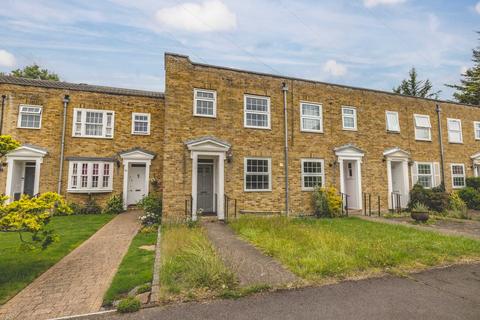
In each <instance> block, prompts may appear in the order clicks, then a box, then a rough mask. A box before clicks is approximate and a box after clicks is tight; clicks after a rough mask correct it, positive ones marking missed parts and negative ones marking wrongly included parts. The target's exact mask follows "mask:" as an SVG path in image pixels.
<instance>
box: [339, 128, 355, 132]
mask: <svg viewBox="0 0 480 320" xmlns="http://www.w3.org/2000/svg"><path fill="white" fill-rule="evenodd" d="M342 130H343V131H358V129H349V128H342Z"/></svg>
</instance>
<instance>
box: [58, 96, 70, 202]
mask: <svg viewBox="0 0 480 320" xmlns="http://www.w3.org/2000/svg"><path fill="white" fill-rule="evenodd" d="M69 102H70V97H69V96H68V95H65V97H64V98H63V122H62V139H61V144H60V169H59V173H58V189H57V193H58V194H60V193H61V192H62V181H63V159H64V152H65V131H66V128H67V106H68V103H69Z"/></svg>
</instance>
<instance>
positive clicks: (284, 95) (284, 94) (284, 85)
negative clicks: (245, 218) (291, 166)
mask: <svg viewBox="0 0 480 320" xmlns="http://www.w3.org/2000/svg"><path fill="white" fill-rule="evenodd" d="M282 91H283V113H284V117H283V118H284V122H285V123H284V124H285V151H284V152H285V154H284V157H285V161H284V162H285V212H286V215H287V216H288V215H289V213H290V204H289V190H288V110H287V93H288V85H287V84H286V83H285V82H284V83H283V86H282Z"/></svg>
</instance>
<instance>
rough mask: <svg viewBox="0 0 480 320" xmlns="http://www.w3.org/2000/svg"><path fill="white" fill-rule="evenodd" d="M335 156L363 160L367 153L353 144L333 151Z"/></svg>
mask: <svg viewBox="0 0 480 320" xmlns="http://www.w3.org/2000/svg"><path fill="white" fill-rule="evenodd" d="M333 151H334V152H335V155H336V156H337V157H339V158H340V157H341V158H363V156H364V155H365V152H364V151H363V150H362V149H360V148H359V147H357V146H355V145H353V144H345V145H343V146H340V147H337V148H335V149H333Z"/></svg>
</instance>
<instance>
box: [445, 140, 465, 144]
mask: <svg viewBox="0 0 480 320" xmlns="http://www.w3.org/2000/svg"><path fill="white" fill-rule="evenodd" d="M448 143H449V144H463V141H462V142H452V141H448Z"/></svg>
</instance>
